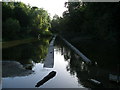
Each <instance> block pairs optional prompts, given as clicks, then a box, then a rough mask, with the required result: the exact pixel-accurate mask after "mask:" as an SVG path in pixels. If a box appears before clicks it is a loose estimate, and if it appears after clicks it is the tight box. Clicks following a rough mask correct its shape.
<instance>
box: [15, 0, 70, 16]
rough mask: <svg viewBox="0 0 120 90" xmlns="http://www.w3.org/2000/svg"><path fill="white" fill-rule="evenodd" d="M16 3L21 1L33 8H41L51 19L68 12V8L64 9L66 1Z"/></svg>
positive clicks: (36, 0)
mask: <svg viewBox="0 0 120 90" xmlns="http://www.w3.org/2000/svg"><path fill="white" fill-rule="evenodd" d="M15 1H21V2H23V3H25V4H27V5H28V4H30V5H31V6H37V7H39V8H43V9H44V10H46V11H47V12H48V13H49V14H50V16H51V18H52V17H53V16H54V15H55V14H57V15H58V16H62V13H63V12H64V11H65V10H67V8H66V7H64V3H65V1H68V0H15Z"/></svg>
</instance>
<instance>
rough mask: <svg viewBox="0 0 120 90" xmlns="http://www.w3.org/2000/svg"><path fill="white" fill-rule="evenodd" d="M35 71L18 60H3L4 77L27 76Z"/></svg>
mask: <svg viewBox="0 0 120 90" xmlns="http://www.w3.org/2000/svg"><path fill="white" fill-rule="evenodd" d="M32 73H33V70H26V69H25V68H24V67H23V65H21V64H20V63H19V62H17V61H3V62H2V77H16V76H27V75H30V74H32Z"/></svg>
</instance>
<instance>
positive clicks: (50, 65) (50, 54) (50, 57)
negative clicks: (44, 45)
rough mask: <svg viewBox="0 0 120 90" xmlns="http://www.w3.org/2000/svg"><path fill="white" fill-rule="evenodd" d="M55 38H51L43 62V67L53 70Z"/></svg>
mask: <svg viewBox="0 0 120 90" xmlns="http://www.w3.org/2000/svg"><path fill="white" fill-rule="evenodd" d="M55 38H56V36H54V37H53V39H52V41H51V42H50V45H49V48H48V54H47V56H46V58H45V61H44V66H43V67H46V68H53V66H54V41H55Z"/></svg>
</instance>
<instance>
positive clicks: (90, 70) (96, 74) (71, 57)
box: [56, 38, 120, 88]
mask: <svg viewBox="0 0 120 90" xmlns="http://www.w3.org/2000/svg"><path fill="white" fill-rule="evenodd" d="M57 39H58V40H56V46H57V47H58V48H61V49H59V50H60V52H61V54H62V55H64V59H65V61H67V62H68V65H67V66H66V70H67V71H68V72H70V74H71V75H76V77H77V78H78V83H80V84H82V85H83V86H84V87H88V88H99V87H106V88H113V87H114V88H120V87H119V85H118V84H114V83H111V82H110V81H109V74H110V73H113V74H117V73H118V72H117V70H116V71H113V70H111V68H112V67H111V68H110V69H104V68H101V66H99V64H98V63H97V61H94V63H93V64H92V65H88V64H86V63H85V62H83V61H82V59H81V58H80V57H79V56H78V55H77V54H75V53H74V51H72V50H71V49H70V48H69V47H68V46H67V45H66V44H65V43H64V42H62V41H61V39H60V38H57ZM60 41H61V42H60ZM103 53H104V52H103ZM87 54H89V53H87ZM97 54H100V53H97ZM95 55H96V54H95ZM103 58H104V57H103ZM91 60H92V59H91ZM104 62H105V63H108V60H106V61H104ZM99 63H103V62H102V61H101V62H100V61H99ZM108 65H109V64H108ZM113 66H114V65H113ZM89 79H94V80H97V81H99V82H101V83H102V85H97V84H95V83H91V82H89Z"/></svg>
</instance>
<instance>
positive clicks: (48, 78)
mask: <svg viewBox="0 0 120 90" xmlns="http://www.w3.org/2000/svg"><path fill="white" fill-rule="evenodd" d="M55 75H56V72H55V71H52V72H50V73H49V74H48V75H47V76H45V77H44V78H43V79H42V80H41V81H39V82H38V83H37V84H36V85H35V87H39V86H41V85H43V84H44V83H45V82H47V81H48V80H50V79H51V78H53V77H54V76H55Z"/></svg>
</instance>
